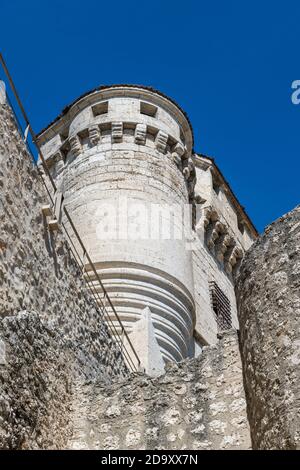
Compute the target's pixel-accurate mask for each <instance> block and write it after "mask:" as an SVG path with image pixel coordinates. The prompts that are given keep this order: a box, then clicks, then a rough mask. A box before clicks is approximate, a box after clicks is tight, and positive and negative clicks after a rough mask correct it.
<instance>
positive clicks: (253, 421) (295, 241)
mask: <svg viewBox="0 0 300 470" xmlns="http://www.w3.org/2000/svg"><path fill="white" fill-rule="evenodd" d="M236 292H237V300H238V309H239V322H240V332H241V345H242V359H243V364H244V375H245V388H246V395H247V402H248V413H249V421H250V426H251V433H252V440H253V446H254V448H259V449H300V406H299V403H300V368H299V365H300V206H298V207H297V208H296V209H295V210H294V211H292V212H290V213H288V214H286V215H285V216H283V217H282V218H280V219H279V220H277V221H276V222H274V223H273V224H272V225H270V226H269V227H268V228H267V229H266V231H265V233H264V235H263V236H262V237H261V238H260V239H259V240H258V241H257V242H256V243H255V244H254V245H253V247H252V248H251V249H250V251H248V253H247V254H246V257H245V259H244V261H243V263H242V266H241V269H240V274H239V277H238V279H237V286H236Z"/></svg>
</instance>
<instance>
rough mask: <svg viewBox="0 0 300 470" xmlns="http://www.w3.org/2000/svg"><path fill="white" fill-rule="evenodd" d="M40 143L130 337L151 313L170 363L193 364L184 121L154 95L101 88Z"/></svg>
mask: <svg viewBox="0 0 300 470" xmlns="http://www.w3.org/2000/svg"><path fill="white" fill-rule="evenodd" d="M39 143H40V145H41V148H42V152H43V155H44V157H45V158H46V160H47V164H48V166H49V169H50V171H51V173H52V175H53V177H54V179H55V181H56V184H57V186H58V188H59V190H60V191H61V192H62V193H63V196H64V203H65V205H66V207H67V208H68V210H69V212H70V215H71V217H72V219H73V221H74V223H75V225H76V227H77V229H78V232H79V234H80V236H81V238H82V240H83V242H84V244H85V246H86V247H87V250H88V252H89V254H90V256H91V258H92V261H93V263H94V264H95V266H96V269H97V270H98V272H99V275H100V277H101V279H102V280H103V283H104V285H105V287H106V289H107V291H108V293H109V295H110V298H111V300H112V303H113V304H114V306H115V308H116V311H117V312H118V314H119V316H120V317H121V320H122V322H123V323H124V325H125V328H126V329H127V331H128V333H130V332H131V330H132V327H133V324H134V322H136V321H137V320H139V318H140V317H141V314H142V311H143V310H144V309H145V308H147V307H149V309H150V312H151V318H152V322H153V326H154V331H155V337H156V339H157V342H158V344H159V347H160V350H161V352H162V355H163V358H164V360H174V361H180V360H182V359H183V358H185V357H189V356H193V353H194V351H193V347H194V346H193V328H194V321H195V320H194V295H193V274H192V262H191V255H190V251H189V249H188V248H189V247H188V243H187V234H188V233H189V230H190V229H191V220H190V219H191V218H190V206H189V202H190V201H191V199H192V197H193V188H194V185H195V184H194V181H193V171H192V170H191V160H190V159H189V157H190V156H191V151H192V146H193V135H192V129H191V126H190V124H189V121H188V119H187V117H186V115H185V114H184V112H183V111H182V110H181V109H180V108H179V107H178V106H177V105H176V104H175V103H174V102H173V101H171V100H170V99H168V98H167V97H165V96H164V95H162V94H161V93H159V92H157V91H154V90H152V89H149V88H145V87H139V86H128V85H120V86H111V87H101V88H100V89H97V90H95V91H93V92H91V93H88V94H86V95H85V96H83V97H81V98H79V99H78V100H77V101H76V102H75V103H73V104H72V105H71V106H69V107H68V108H67V109H66V110H65V111H64V112H63V114H62V115H61V116H60V117H59V118H58V119H57V120H56V121H54V122H53V123H52V124H50V126H49V127H48V128H47V129H46V130H44V131H42V132H41V133H40V135H39ZM86 269H87V270H89V267H88V266H86ZM94 283H95V288H96V289H98V288H99V286H97V283H96V280H95V279H94ZM111 315H112V313H111ZM112 319H113V320H114V318H113V316H112ZM116 326H117V324H116Z"/></svg>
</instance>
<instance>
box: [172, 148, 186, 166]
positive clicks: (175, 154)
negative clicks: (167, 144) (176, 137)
mask: <svg viewBox="0 0 300 470" xmlns="http://www.w3.org/2000/svg"><path fill="white" fill-rule="evenodd" d="M185 150H186V149H185V148H184V146H183V145H182V144H181V143H180V142H177V144H176V145H174V147H173V150H172V158H173V161H174V163H175V165H176V166H177V167H178V168H179V169H180V170H181V171H182V158H183V155H184V153H185Z"/></svg>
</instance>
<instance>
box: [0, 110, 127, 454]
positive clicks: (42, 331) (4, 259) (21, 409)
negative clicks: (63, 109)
mask: <svg viewBox="0 0 300 470" xmlns="http://www.w3.org/2000/svg"><path fill="white" fill-rule="evenodd" d="M47 202H48V199H47V195H46V192H45V189H44V186H43V184H42V181H41V179H40V178H39V176H38V172H37V169H36V168H35V166H34V165H33V163H32V161H31V158H30V156H29V154H28V153H27V151H26V148H25V146H24V143H23V141H22V139H21V137H20V135H19V132H18V130H17V127H16V125H15V121H14V118H13V116H12V113H11V110H10V108H9V107H8V106H7V105H6V104H4V105H2V106H0V447H1V448H60V447H63V446H64V445H65V443H66V440H67V438H68V433H69V428H68V426H69V425H68V423H69V414H68V411H69V405H70V400H71V397H72V385H73V382H74V381H75V380H76V381H77V380H79V381H80V380H86V379H94V378H97V379H98V380H100V381H103V382H105V383H110V382H111V380H112V379H113V378H116V377H123V376H125V375H126V374H127V369H126V367H125V365H124V362H123V359H122V356H121V354H120V351H119V350H118V348H117V346H116V344H115V342H114V341H113V340H112V338H111V337H110V335H109V332H108V330H107V328H106V326H105V324H104V320H103V318H102V317H101V314H100V313H99V309H98V308H97V307H96V305H95V303H94V301H93V299H92V297H90V295H89V293H88V291H87V289H86V286H85V284H84V282H83V280H82V273H81V271H80V270H79V269H78V266H77V264H76V263H75V260H74V259H73V257H72V255H71V253H70V250H69V248H68V245H67V243H66V241H65V237H64V235H63V233H62V232H60V231H58V232H50V231H49V230H48V227H47V224H46V221H45V219H44V218H43V215H42V211H41V207H42V205H44V204H46V203H47Z"/></svg>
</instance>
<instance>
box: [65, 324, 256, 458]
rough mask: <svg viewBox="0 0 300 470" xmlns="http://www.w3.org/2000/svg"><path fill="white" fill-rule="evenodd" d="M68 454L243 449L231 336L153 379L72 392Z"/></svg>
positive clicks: (241, 398)
mask: <svg viewBox="0 0 300 470" xmlns="http://www.w3.org/2000/svg"><path fill="white" fill-rule="evenodd" d="M73 411H74V434H73V436H72V438H71V439H70V441H69V443H68V447H69V448H71V449H107V450H108V449H122V450H124V449H146V450H149V449H156V450H157V449H161V450H165V449H169V450H172V449H174V450H179V451H180V450H184V449H189V450H191V449H193V450H200V449H249V448H251V439H250V429H249V425H248V421H247V413H246V401H245V395H244V388H243V381H242V364H241V360H240V355H239V346H238V339H237V335H236V332H234V331H229V332H226V333H224V335H223V336H222V338H220V341H219V342H218V344H217V345H216V346H210V347H205V348H204V350H203V354H202V355H201V356H199V357H198V358H196V359H192V360H186V361H183V362H180V363H177V364H176V363H170V365H169V367H168V369H167V371H166V373H165V374H164V375H162V376H160V377H157V378H150V377H147V376H144V375H140V376H133V377H129V378H128V379H126V380H125V381H122V382H118V383H114V384H113V385H111V386H108V387H107V386H102V385H101V384H99V383H97V382H94V383H86V384H84V385H80V386H79V387H78V389H77V393H76V402H74V403H73Z"/></svg>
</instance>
